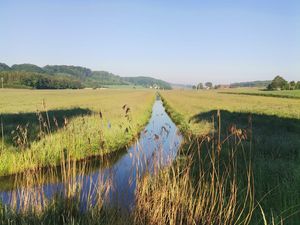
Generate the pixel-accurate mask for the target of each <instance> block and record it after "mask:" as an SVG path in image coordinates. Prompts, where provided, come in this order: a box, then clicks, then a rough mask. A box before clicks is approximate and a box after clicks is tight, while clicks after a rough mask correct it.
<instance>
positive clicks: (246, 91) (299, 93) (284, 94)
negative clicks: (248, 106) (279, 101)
mask: <svg viewBox="0 0 300 225" xmlns="http://www.w3.org/2000/svg"><path fill="white" fill-rule="evenodd" d="M220 92H221V93H228V94H240V95H257V96H267V97H279V98H297V99H300V90H281V91H269V90H268V91H267V90H264V89H258V88H236V89H226V90H221V91H220Z"/></svg>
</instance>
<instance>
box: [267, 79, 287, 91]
mask: <svg viewBox="0 0 300 225" xmlns="http://www.w3.org/2000/svg"><path fill="white" fill-rule="evenodd" d="M288 86H289V85H288V82H287V81H286V80H285V79H283V78H282V77H281V76H276V77H275V78H274V79H273V80H272V82H271V84H269V85H268V89H269V90H284V89H288Z"/></svg>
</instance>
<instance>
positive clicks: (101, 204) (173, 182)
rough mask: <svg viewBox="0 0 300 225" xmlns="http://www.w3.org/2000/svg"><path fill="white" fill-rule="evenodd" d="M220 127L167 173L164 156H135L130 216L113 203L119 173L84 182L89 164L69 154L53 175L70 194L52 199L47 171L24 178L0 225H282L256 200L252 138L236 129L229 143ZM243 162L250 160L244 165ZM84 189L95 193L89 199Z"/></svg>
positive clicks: (185, 149)
mask: <svg viewBox="0 0 300 225" xmlns="http://www.w3.org/2000/svg"><path fill="white" fill-rule="evenodd" d="M219 118H220V114H219ZM218 121H219V122H218V126H217V128H216V129H215V131H214V132H213V133H211V134H210V135H205V136H195V135H193V136H190V137H189V141H187V142H185V143H184V144H183V146H182V148H181V150H180V152H179V153H178V156H177V158H176V160H175V161H174V162H173V163H172V164H168V166H166V167H161V164H160V163H159V162H160V161H161V160H162V159H160V158H155V160H156V161H155V160H154V161H152V166H154V167H155V168H153V167H151V166H149V165H147V164H145V163H147V162H148V160H147V159H145V158H144V157H143V155H142V154H135V155H134V156H133V157H136V159H135V160H133V162H134V163H135V164H134V165H132V166H137V168H139V165H142V164H144V165H145V166H146V170H145V169H144V170H141V171H143V173H142V174H138V175H137V176H136V177H137V178H138V179H137V182H136V195H135V207H134V208H133V209H132V210H131V211H126V210H125V211H124V210H121V209H120V208H119V206H118V205H110V204H108V203H109V193H110V190H113V189H114V187H113V182H111V181H112V179H113V174H112V177H104V176H103V173H102V172H101V169H100V170H99V173H98V178H97V179H92V178H90V179H84V176H85V171H86V170H89V168H88V164H85V163H81V164H78V163H77V162H76V161H74V160H72V158H71V155H70V154H69V153H67V154H64V155H62V159H63V160H62V163H61V167H59V168H58V170H59V171H58V172H57V171H56V170H54V169H50V170H49V171H48V173H50V177H52V179H53V182H54V183H57V182H61V183H62V185H63V188H62V189H59V190H57V191H56V195H55V196H54V197H53V196H52V197H51V198H48V197H47V194H46V193H45V190H44V188H43V182H44V180H45V178H44V176H45V174H44V173H43V172H42V170H37V171H27V172H26V173H24V174H22V175H20V176H19V177H18V176H17V178H16V183H15V185H16V187H17V188H16V191H13V192H12V198H11V204H10V205H8V206H7V205H5V206H2V208H1V211H0V223H1V224H136V225H142V224H170V225H173V224H214V225H221V224H222V225H223V224H264V225H267V224H278V223H277V222H276V220H275V218H274V217H273V218H271V219H270V223H268V219H269V218H267V216H266V215H265V214H264V211H263V208H262V207H261V206H260V204H259V202H257V201H256V198H255V189H254V179H253V173H252V166H251V161H250V162H249V161H248V160H247V157H248V155H247V153H246V151H245V150H246V149H244V144H245V142H247V140H246V134H245V133H243V132H241V130H240V129H239V128H237V127H235V128H233V129H231V133H230V135H229V136H228V137H226V138H225V139H224V140H222V139H221V136H220V132H219V129H220V128H221V126H220V120H218ZM187 140H188V139H187ZM157 151H160V149H157ZM139 153H140V152H139ZM158 153H159V152H158ZM62 154H63V153H62ZM156 156H158V157H163V154H156ZM241 156H243V157H244V161H243V162H240V161H239V160H240V159H241ZM165 157H168V156H165ZM241 168H243V169H244V170H241ZM137 173H139V171H137ZM58 174H60V178H58ZM51 175H52V176H51ZM241 175H242V176H241ZM57 179H59V180H57ZM85 182H87V183H88V184H89V185H86V184H87V183H85ZM128 182H130V181H128ZM84 186H85V187H87V186H88V187H89V188H88V190H84V193H85V194H84V195H83V194H82V191H83V187H84ZM115 195H120V196H121V195H122V193H115ZM257 212H259V215H258V216H257V215H256V216H255V215H254V214H255V213H256V214H257Z"/></svg>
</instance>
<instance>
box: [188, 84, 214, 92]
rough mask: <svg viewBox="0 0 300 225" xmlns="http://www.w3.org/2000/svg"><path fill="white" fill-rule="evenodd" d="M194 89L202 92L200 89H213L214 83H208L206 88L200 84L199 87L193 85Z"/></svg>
mask: <svg viewBox="0 0 300 225" xmlns="http://www.w3.org/2000/svg"><path fill="white" fill-rule="evenodd" d="M192 88H193V89H197V90H200V89H212V88H213V83H212V82H206V83H205V86H204V85H203V83H199V84H197V85H193V86H192Z"/></svg>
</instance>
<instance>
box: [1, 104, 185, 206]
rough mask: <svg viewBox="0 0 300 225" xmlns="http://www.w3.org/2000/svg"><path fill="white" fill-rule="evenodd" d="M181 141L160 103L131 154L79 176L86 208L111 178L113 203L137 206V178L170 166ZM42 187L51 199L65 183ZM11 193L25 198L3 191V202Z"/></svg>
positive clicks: (48, 184) (128, 152) (111, 198)
mask: <svg viewBox="0 0 300 225" xmlns="http://www.w3.org/2000/svg"><path fill="white" fill-rule="evenodd" d="M181 141H182V136H181V135H180V134H179V132H178V130H177V128H176V126H175V124H174V123H173V122H172V121H171V119H170V117H169V116H168V115H167V113H166V112H165V110H164V107H163V105H162V102H161V100H156V101H155V103H154V105H153V109H152V116H151V119H150V120H149V123H148V125H147V126H146V127H145V129H144V130H143V131H142V132H141V135H140V138H139V140H138V141H136V142H135V144H134V145H132V146H131V147H130V148H129V149H128V151H127V154H124V155H123V156H122V157H121V158H119V159H118V160H117V161H116V162H115V164H113V165H111V166H108V167H106V168H103V169H101V170H100V169H99V170H93V171H92V172H89V173H87V174H85V175H83V176H80V177H77V179H78V180H80V179H82V180H83V182H82V185H83V187H82V191H81V199H82V203H83V206H84V202H85V201H86V199H87V196H88V195H90V196H93V195H96V192H97V182H98V179H103V180H107V179H110V181H111V183H112V188H111V189H110V191H109V199H110V202H116V201H117V202H118V204H120V205H121V206H123V207H125V208H130V205H132V204H133V203H134V190H135V184H136V182H135V179H136V177H137V175H141V174H143V171H145V170H148V171H149V172H151V173H153V172H154V171H155V168H156V169H157V168H159V166H160V165H161V166H163V165H166V164H167V163H170V162H171V161H172V160H173V159H174V157H175V156H176V153H177V150H178V148H179V145H180V143H181ZM99 171H101V172H99ZM99 173H101V176H99V175H100V174H99ZM58 180H59V179H58ZM42 188H43V191H44V194H45V196H46V197H47V198H51V197H53V195H54V194H55V193H59V192H60V191H62V190H63V188H64V185H63V183H62V182H61V181H57V183H45V184H43V187H42ZM0 190H1V187H0ZM90 191H91V192H90ZM11 194H14V195H15V194H17V199H18V198H22V197H21V195H20V194H18V191H17V190H14V189H13V190H11V191H2V192H0V195H1V198H2V202H3V203H5V204H7V203H9V201H10V196H11Z"/></svg>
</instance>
